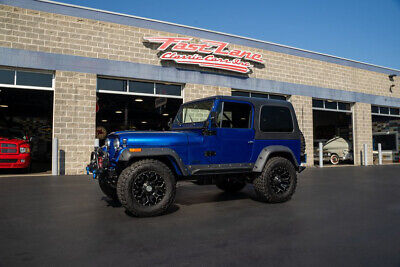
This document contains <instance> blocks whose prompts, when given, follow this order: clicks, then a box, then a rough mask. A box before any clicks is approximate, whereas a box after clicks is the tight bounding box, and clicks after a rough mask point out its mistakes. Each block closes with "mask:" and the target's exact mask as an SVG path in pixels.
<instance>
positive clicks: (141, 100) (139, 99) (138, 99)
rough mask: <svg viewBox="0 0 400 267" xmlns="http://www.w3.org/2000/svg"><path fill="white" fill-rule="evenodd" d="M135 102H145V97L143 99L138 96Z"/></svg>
mask: <svg viewBox="0 0 400 267" xmlns="http://www.w3.org/2000/svg"><path fill="white" fill-rule="evenodd" d="M135 102H143V99H141V98H136V99H135Z"/></svg>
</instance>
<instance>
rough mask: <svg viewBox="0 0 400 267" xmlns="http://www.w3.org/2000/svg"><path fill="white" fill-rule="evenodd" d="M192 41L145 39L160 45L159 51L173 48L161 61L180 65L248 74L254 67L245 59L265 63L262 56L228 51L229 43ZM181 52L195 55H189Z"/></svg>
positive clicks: (183, 39) (160, 38)
mask: <svg viewBox="0 0 400 267" xmlns="http://www.w3.org/2000/svg"><path fill="white" fill-rule="evenodd" d="M192 39H193V38H185V37H144V40H146V41H148V42H150V43H160V44H161V45H160V46H159V47H158V49H157V50H160V51H165V50H166V49H168V48H171V52H165V53H163V54H162V55H161V56H160V59H162V60H172V61H175V62H176V63H179V64H194V65H199V66H201V67H207V68H215V69H222V70H229V71H234V72H239V73H248V72H250V68H251V67H253V65H251V64H250V63H249V62H245V61H243V59H244V60H247V61H253V62H256V63H264V60H263V59H262V55H261V54H256V53H252V52H249V51H244V50H237V49H234V50H228V49H227V47H228V45H229V43H225V42H218V41H211V40H200V43H190V41H191V40H192ZM179 52H186V53H194V54H190V55H187V54H181V53H179ZM219 56H224V57H230V58H233V59H227V58H222V57H219Z"/></svg>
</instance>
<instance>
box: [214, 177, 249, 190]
mask: <svg viewBox="0 0 400 267" xmlns="http://www.w3.org/2000/svg"><path fill="white" fill-rule="evenodd" d="M215 185H216V186H217V187H218V188H219V189H221V190H222V191H225V192H229V193H235V192H238V191H240V190H242V189H243V188H244V187H245V186H246V182H245V181H244V180H241V179H238V178H235V177H226V176H222V177H218V178H217V181H216V183H215Z"/></svg>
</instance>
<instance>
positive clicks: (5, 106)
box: [0, 105, 8, 108]
mask: <svg viewBox="0 0 400 267" xmlns="http://www.w3.org/2000/svg"><path fill="white" fill-rule="evenodd" d="M0 108H8V106H7V105H0Z"/></svg>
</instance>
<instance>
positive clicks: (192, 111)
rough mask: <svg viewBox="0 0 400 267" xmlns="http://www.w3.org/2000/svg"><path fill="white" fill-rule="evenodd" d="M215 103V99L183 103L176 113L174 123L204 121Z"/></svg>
mask: <svg viewBox="0 0 400 267" xmlns="http://www.w3.org/2000/svg"><path fill="white" fill-rule="evenodd" d="M213 104H214V101H213V100H207V101H201V102H194V103H190V104H186V105H183V106H182V108H181V109H180V110H179V112H178V114H177V115H176V117H175V121H174V123H178V124H182V123H195V122H204V121H205V120H206V119H207V118H208V115H209V114H210V112H211V109H212V107H213Z"/></svg>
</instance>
